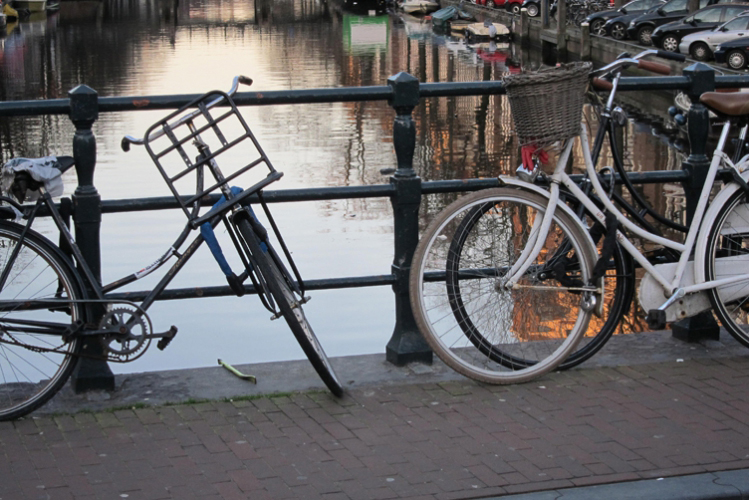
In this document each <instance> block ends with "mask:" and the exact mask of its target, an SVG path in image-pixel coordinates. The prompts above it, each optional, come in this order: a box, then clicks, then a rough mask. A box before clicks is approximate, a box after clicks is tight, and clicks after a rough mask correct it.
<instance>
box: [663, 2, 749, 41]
mask: <svg viewBox="0 0 749 500" xmlns="http://www.w3.org/2000/svg"><path fill="white" fill-rule="evenodd" d="M747 9H749V4H733V5H731V4H722V5H711V6H709V7H705V8H704V9H700V10H698V11H696V12H695V13H694V14H692V15H690V16H687V17H685V18H684V19H682V20H681V21H674V22H672V23H668V24H664V25H662V26H659V27H658V28H656V29H655V31H653V33H652V34H651V35H650V42H651V43H652V44H653V46H655V47H660V48H662V49H663V50H667V51H669V52H678V50H679V43H680V42H681V39H682V38H683V37H685V36H687V35H691V34H692V33H696V32H698V31H705V30H708V29H713V28H715V27H716V26H720V25H721V24H723V23H724V22H726V21H730V20H731V19H733V18H734V17H736V16H738V15H739V14H741V13H742V12H746V11H747Z"/></svg>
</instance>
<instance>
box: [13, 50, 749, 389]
mask: <svg viewBox="0 0 749 500" xmlns="http://www.w3.org/2000/svg"><path fill="white" fill-rule="evenodd" d="M741 86H749V76H717V77H716V76H715V73H714V71H713V69H712V68H710V67H709V66H707V65H704V64H700V63H698V64H695V65H692V66H690V67H688V68H686V69H685V70H684V72H683V75H682V76H667V77H665V76H664V77H647V78H638V77H625V78H623V79H622V80H621V82H620V84H619V90H623V91H629V90H640V91H646V90H650V91H657V90H682V91H684V92H686V93H687V94H688V95H689V96H690V98H691V99H692V103H693V104H692V107H691V109H690V110H689V112H688V134H689V140H690V144H691V150H690V155H689V157H688V158H687V160H686V161H685V162H684V164H683V169H682V170H681V171H676V172H674V171H669V172H666V171H662V172H658V171H656V172H647V173H639V174H633V176H632V180H633V181H634V182H637V183H650V182H681V183H682V184H683V185H684V189H685V194H686V199H687V210H688V212H689V211H690V210H693V206H694V204H695V203H696V199H697V195H698V194H699V190H700V188H701V186H702V184H703V183H704V174H705V172H706V171H707V167H708V166H709V159H708V157H707V155H706V142H707V136H708V129H709V122H708V111H707V109H706V108H705V106H703V105H702V104H700V103H699V96H700V95H701V94H702V93H703V92H706V91H710V90H714V89H716V88H730V87H741ZM503 93H504V89H503V87H502V83H501V82H499V81H490V82H463V83H423V84H421V83H420V82H419V81H418V80H417V79H416V78H415V77H413V76H411V75H409V74H407V73H398V74H397V75H394V76H392V77H390V78H389V79H388V84H387V85H383V86H372V87H360V88H332V89H313V90H294V91H277V92H262V93H261V92H242V93H237V94H236V95H235V97H234V100H235V102H236V103H237V105H239V106H263V105H274V104H302V103H304V104H308V103H323V102H353V101H376V100H379V101H383V100H387V101H388V102H389V104H390V106H391V107H392V108H393V109H394V111H395V118H394V124H393V143H394V147H395V153H396V158H397V168H396V170H395V172H394V174H393V175H392V176H391V178H390V182H389V183H388V184H381V185H369V186H356V187H330V188H314V189H296V190H278V191H268V192H265V194H264V198H265V200H266V201H267V202H269V203H277V202H288V201H312V200H333V199H344V198H371V197H387V198H389V199H390V200H391V203H392V206H393V217H394V221H393V224H394V229H395V230H394V235H395V236H394V258H393V264H392V267H391V270H390V273H387V274H382V275H375V276H361V277H348V278H336V279H319V280H310V281H308V282H305V284H306V286H307V288H308V289H310V290H321V289H333V288H351V287H368V286H383V285H390V286H392V287H393V292H394V295H395V306H396V307H395V327H394V331H393V334H392V337H391V339H390V341H389V342H388V344H387V346H386V357H387V360H388V361H390V362H392V363H394V364H396V365H403V364H406V363H409V362H412V361H422V362H431V360H432V352H431V350H430V349H429V347H428V346H427V344H426V342H425V341H424V340H423V338H422V337H421V335H420V334H419V332H418V328H417V326H416V324H415V321H414V319H413V314H412V311H411V305H410V302H409V294H408V275H409V270H410V266H411V259H412V256H413V253H414V250H415V248H416V244H417V242H418V238H419V223H418V222H419V221H418V214H419V207H420V204H421V198H422V196H423V195H427V194H433V193H446V192H461V191H473V190H478V189H483V188H487V187H494V186H497V185H498V181H497V180H496V179H493V180H492V179H476V180H454V181H432V182H422V181H421V179H420V178H419V177H418V176H417V175H416V172H415V171H414V169H413V154H414V151H415V147H416V125H415V122H414V120H413V118H412V116H411V115H412V111H413V110H414V108H415V107H416V106H417V105H418V104H419V101H420V99H422V98H433V97H450V96H467V95H473V96H475V95H492V94H503ZM196 97H198V95H168V96H145V97H108V98H101V99H100V98H99V97H98V95H97V93H96V91H94V90H93V89H91V88H89V87H87V86H85V85H80V86H78V87H76V88H75V89H73V90H71V91H70V92H69V94H68V98H67V99H52V100H45V101H13V102H2V103H0V115H2V116H21V115H25V116H29V115H54V114H58V115H59V114H68V115H69V116H70V119H71V121H72V122H73V124H74V125H75V133H74V136H73V156H74V158H75V167H76V173H77V176H78V186H77V188H76V190H75V193H74V194H73V195H72V199H63V200H62V201H61V210H62V212H63V214H65V215H69V216H72V219H73V223H74V225H75V234H76V239H77V242H78V245H79V246H80V248H81V251H82V252H83V255H84V257H85V258H86V260H87V261H88V264H89V265H90V267H91V269H92V271H93V272H94V273H95V275H96V277H97V278H98V279H101V258H100V246H99V232H100V226H101V215H102V213H113V212H132V211H142V210H159V209H172V208H177V207H178V204H177V201H176V200H175V199H174V198H172V197H163V198H147V199H128V200H111V201H105V202H102V201H101V197H100V196H99V193H98V191H97V189H96V187H95V186H94V184H93V175H94V169H95V166H96V139H95V137H94V134H93V132H92V130H91V128H92V126H93V124H94V122H95V121H96V120H97V118H98V116H99V113H108V112H121V111H139V110H154V109H169V110H171V109H176V108H179V107H181V106H183V105H185V104H187V103H189V102H190V101H192V100H193V99H195V98H196ZM695 193H696V194H695ZM212 203H213V201H212V200H208V201H206V204H207V205H210V204H212ZM141 294H145V292H130V293H121V294H111V295H109V296H111V297H113V298H114V297H119V298H127V299H130V300H137V299H139V298H141ZM229 295H233V292H232V291H231V290H230V288H229V287H228V286H216V287H206V288H202V289H201V290H200V292H199V294H198V293H196V291H195V289H194V288H191V289H170V290H167V291H165V293H164V294H163V296H162V297H160V299H164V300H169V299H183V298H191V297H216V296H229ZM81 361H82V362H81V363H79V368H78V370H77V372H76V373H75V374H74V378H73V384H74V388H75V389H76V390H77V391H82V390H87V389H91V388H103V389H112V388H113V387H114V377H113V376H112V374H111V371H109V368H108V366H107V365H106V363H105V362H103V361H92V360H91V359H89V358H83V359H82V360H81Z"/></svg>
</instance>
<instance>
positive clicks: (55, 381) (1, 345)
mask: <svg viewBox="0 0 749 500" xmlns="http://www.w3.org/2000/svg"><path fill="white" fill-rule="evenodd" d="M23 230H24V228H23V227H22V226H20V225H18V224H15V223H12V222H5V221H0V269H2V271H6V270H7V271H8V277H7V280H6V281H5V283H4V284H3V286H2V289H1V290H0V420H12V419H16V418H19V417H22V416H24V415H27V414H28V413H30V412H32V411H34V410H35V409H37V408H39V407H40V406H42V405H43V404H45V403H46V402H47V401H49V399H50V398H52V396H54V395H55V394H56V393H57V391H59V390H60V388H61V387H62V386H63V385H64V384H65V382H66V381H67V380H68V378H69V377H70V374H71V373H72V371H73V369H74V368H75V365H76V363H77V361H78V354H79V352H80V350H81V348H82V345H83V342H82V340H81V339H80V337H74V338H73V339H72V340H70V341H69V342H65V341H63V339H62V337H61V336H60V337H59V338H58V340H57V341H54V340H53V339H55V338H56V337H55V336H54V335H51V334H49V333H47V334H43V333H42V332H41V331H39V330H40V329H41V326H40V325H39V324H37V325H31V324H29V322H30V321H42V322H52V323H57V324H59V325H61V326H65V325H68V324H70V323H71V322H72V321H76V320H84V321H85V307H84V305H83V304H82V303H81V302H73V301H75V300H81V299H83V298H84V296H83V294H82V293H81V290H82V288H81V285H80V283H81V281H80V278H79V277H78V275H77V274H76V272H75V271H74V270H73V268H72V266H71V265H70V264H69V263H68V260H67V258H66V257H65V256H64V255H63V254H62V252H61V251H60V249H59V248H58V247H57V246H55V245H54V244H53V243H51V242H50V241H49V240H47V239H46V238H44V237H43V236H41V235H40V234H38V233H36V232H35V231H32V230H28V231H27V232H26V235H25V236H24V239H23V243H22V245H21V247H20V248H19V249H18V253H17V255H15V257H14V256H13V252H14V249H15V248H16V247H17V245H18V242H19V241H20V236H21V234H22V231H23ZM53 298H57V299H60V298H62V299H70V300H71V302H65V303H64V304H63V307H56V308H54V309H47V308H30V306H29V304H32V303H33V301H34V300H41V299H53ZM21 304H23V305H24V307H25V308H24V309H23V310H22V308H21V307H19V305H21ZM63 317H64V318H65V321H64V322H61V321H60V320H61V319H62V318H63ZM19 321H22V322H24V323H18V322H19ZM19 344H20V345H19ZM40 348H55V349H60V350H62V351H63V352H62V353H53V352H38V351H37V350H35V349H40Z"/></svg>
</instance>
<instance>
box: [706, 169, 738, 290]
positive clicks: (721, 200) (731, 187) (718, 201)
mask: <svg viewBox="0 0 749 500" xmlns="http://www.w3.org/2000/svg"><path fill="white" fill-rule="evenodd" d="M741 178H742V179H744V181H745V182H746V181H749V169H748V170H745V171H743V172H741ZM739 189H742V188H741V186H740V185H739V184H737V183H736V182H731V183H729V184H726V185H725V186H723V187H722V188H721V190H720V191H718V194H716V195H715V198H713V201H712V202H710V205H708V207H707V211H705V215H703V216H702V221H701V224H702V227H700V232H699V233H697V240H696V241H695V243H694V262H695V266H694V279H695V283H704V282H705V281H707V280H706V279H705V266H704V264H703V263H704V262H705V254H706V252H707V238H708V236H709V235H708V233H709V232H710V227H707V226H706V225H705V221H707V220H715V218H716V217H717V216H718V212H720V209H721V208H723V205H724V204H725V203H726V202H728V199H729V198H730V197H731V196H733V195H734V194H735V193H736V191H738V190H739Z"/></svg>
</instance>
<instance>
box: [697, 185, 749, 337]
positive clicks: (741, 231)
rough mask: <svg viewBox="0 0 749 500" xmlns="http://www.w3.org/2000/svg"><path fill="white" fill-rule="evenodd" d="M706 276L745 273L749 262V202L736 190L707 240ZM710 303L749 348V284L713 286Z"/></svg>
mask: <svg viewBox="0 0 749 500" xmlns="http://www.w3.org/2000/svg"><path fill="white" fill-rule="evenodd" d="M707 244H708V246H707V252H706V254H705V263H704V264H705V278H706V279H707V280H715V279H720V278H728V277H730V276H732V275H736V274H744V273H746V270H747V263H748V262H749V203H747V200H746V198H745V195H744V192H743V191H741V190H738V191H736V193H734V195H733V196H731V197H729V199H728V201H727V202H726V203H725V204H724V205H723V207H721V209H720V210H719V211H718V216H717V217H716V218H715V220H714V221H713V223H712V227H711V228H710V232H709V233H708V239H707ZM709 295H710V302H711V303H712V305H713V310H714V311H715V314H716V315H717V316H718V319H720V322H721V323H722V324H723V327H724V328H725V329H726V330H728V332H729V333H730V334H731V335H733V336H734V337H735V338H736V340H738V341H739V342H741V343H742V344H744V345H746V346H747V347H749V283H747V282H741V283H737V284H734V285H727V286H722V287H720V288H713V289H712V290H710V291H709Z"/></svg>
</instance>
